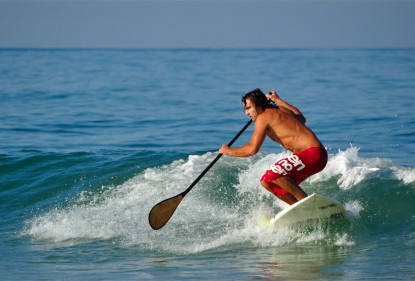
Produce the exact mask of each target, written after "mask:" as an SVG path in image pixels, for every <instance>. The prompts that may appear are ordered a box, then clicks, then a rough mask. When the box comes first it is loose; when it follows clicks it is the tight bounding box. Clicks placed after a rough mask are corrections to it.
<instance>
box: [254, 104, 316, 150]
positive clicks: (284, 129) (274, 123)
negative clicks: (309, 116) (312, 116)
mask: <svg viewBox="0 0 415 281" xmlns="http://www.w3.org/2000/svg"><path fill="white" fill-rule="evenodd" d="M255 126H266V134H267V136H268V137H269V138H271V139H272V140H273V141H275V142H278V143H280V144H281V145H282V146H283V147H284V148H285V149H287V150H290V151H292V152H298V151H301V150H304V149H307V148H310V147H322V144H321V142H320V141H319V140H318V138H317V137H316V135H315V134H314V133H313V131H311V130H310V129H309V128H308V127H307V126H306V125H305V124H303V123H302V122H300V121H299V120H298V119H297V118H295V117H294V115H293V114H290V113H288V112H286V111H283V110H281V109H280V108H278V109H276V108H267V109H266V110H265V111H264V112H262V113H260V114H259V115H258V117H257V120H256V124H255Z"/></svg>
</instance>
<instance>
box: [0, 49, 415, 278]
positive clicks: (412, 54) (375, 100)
mask: <svg viewBox="0 0 415 281" xmlns="http://www.w3.org/2000/svg"><path fill="white" fill-rule="evenodd" d="M257 87H259V88H261V89H262V90H263V91H264V92H267V91H270V90H272V89H275V90H277V91H278V93H279V94H280V96H281V97H282V98H284V99H285V100H287V101H288V102H289V103H292V104H293V105H295V106H297V107H298V108H299V109H300V110H301V111H302V112H303V114H304V115H305V116H306V118H307V124H308V126H309V127H310V128H312V129H313V130H314V131H315V133H316V134H317V135H318V137H319V138H320V140H321V141H322V142H323V143H324V145H325V146H326V147H327V150H328V152H329V162H328V164H327V166H326V168H325V169H324V170H323V171H322V172H321V173H319V174H317V175H315V176H313V177H311V178H309V179H308V180H306V181H305V182H304V183H303V184H302V187H303V189H304V190H305V191H306V192H307V193H313V192H316V193H320V194H322V195H326V196H329V197H331V198H334V199H336V200H337V201H339V202H341V203H342V204H343V205H344V206H345V208H346V210H347V214H348V219H347V220H345V221H337V222H336V221H334V222H330V223H329V224H328V225H317V226H316V227H314V228H312V229H293V228H281V229H272V228H267V227H264V225H262V224H261V223H260V222H261V219H262V218H263V217H264V216H270V215H274V214H276V213H277V212H279V211H280V210H282V209H283V208H285V207H286V205H285V204H284V203H282V202H281V201H279V200H277V199H276V198H275V197H273V196H272V195H271V194H270V193H267V192H266V191H265V190H264V189H263V188H262V187H261V186H260V184H259V178H260V177H261V175H262V174H263V172H264V170H265V169H267V168H268V167H269V166H270V165H271V164H273V162H275V161H276V160H277V159H278V158H280V157H282V156H285V155H287V152H286V151H284V150H283V149H282V148H281V147H280V146H279V145H277V144H276V143H273V142H271V141H269V140H267V141H266V142H265V143H264V145H263V147H262V149H261V152H260V153H259V154H257V155H255V156H253V157H250V158H232V157H228V156H223V157H222V158H221V159H220V160H219V161H218V162H217V163H216V164H215V165H214V166H213V167H212V168H211V169H210V170H209V172H208V173H207V174H206V175H205V176H204V177H203V178H202V179H201V180H200V182H198V183H197V185H196V186H195V187H194V188H193V189H192V191H191V192H190V193H189V194H188V195H187V196H186V197H185V198H184V200H183V201H182V202H181V204H180V205H179V208H178V209H177V210H176V212H175V214H174V215H173V217H172V218H171V219H170V221H169V222H168V223H167V225H166V226H165V227H163V228H162V229H160V230H158V231H155V230H153V229H151V227H150V226H149V224H148V213H149V211H150V209H151V207H152V206H154V205H155V204H156V203H158V202H160V201H161V200H164V199H166V198H169V197H171V196H174V195H177V194H179V193H181V192H182V191H183V190H185V189H186V188H187V187H188V186H189V185H190V184H191V183H192V182H193V180H194V179H195V178H197V177H198V175H200V174H201V172H202V171H203V170H204V169H205V168H206V167H207V166H208V165H209V164H210V163H211V161H212V160H213V159H214V158H215V157H216V156H217V150H218V148H219V147H220V146H221V145H222V144H225V143H228V142H229V141H230V140H231V139H232V138H233V137H234V136H235V135H236V134H237V133H238V132H239V130H240V129H241V128H242V127H243V126H244V125H245V124H246V122H247V121H248V119H247V118H246V116H244V113H243V108H242V104H241V96H242V95H243V94H244V93H246V92H248V91H250V90H252V89H254V88H257ZM0 105H1V116H2V118H1V122H0V178H1V186H0V208H1V220H0V232H1V235H0V253H1V254H0V272H1V278H2V280H21V279H25V280H306V279H314V280H317V279H318V280H361V279H382V278H383V279H392V280H398V279H402V280H413V279H414V278H415V226H414V222H415V215H414V214H415V204H414V203H413V198H414V197H415V144H414V141H415V139H414V137H415V115H414V114H413V111H414V109H415V50H413V49H226V50H220V49H218V50H210V49H206V50H205V49H165V50H163V49H160V50H157V49H154V50H153V49H142V50H141V49H139V50H122V49H113V50H105V49H69V50H48V49H41V50H39V49H3V50H0ZM252 128H253V125H251V127H250V128H249V129H248V130H247V131H246V132H245V133H244V134H243V135H242V136H241V137H240V138H239V139H238V141H237V142H236V143H235V144H234V146H240V145H242V144H244V143H245V142H247V141H249V137H250V135H251V133H252Z"/></svg>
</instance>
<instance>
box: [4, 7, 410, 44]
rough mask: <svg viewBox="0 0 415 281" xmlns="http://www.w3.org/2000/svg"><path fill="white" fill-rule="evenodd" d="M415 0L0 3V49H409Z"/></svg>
mask: <svg viewBox="0 0 415 281" xmlns="http://www.w3.org/2000/svg"><path fill="white" fill-rule="evenodd" d="M414 30H415V0H406V1H402V0H382V1H380V0H366V1H363V0H348V1H346V0H331V1H328V0H326V1H319V0H291V1H288V0H285V1H282V0H210V1H208V0H170V1H167V0H128V1H127V0H93V1H89V0H86V1H82V0H43V1H39V0H13V1H8V0H0V48H310V47H311V48H414V47H415V32H414Z"/></svg>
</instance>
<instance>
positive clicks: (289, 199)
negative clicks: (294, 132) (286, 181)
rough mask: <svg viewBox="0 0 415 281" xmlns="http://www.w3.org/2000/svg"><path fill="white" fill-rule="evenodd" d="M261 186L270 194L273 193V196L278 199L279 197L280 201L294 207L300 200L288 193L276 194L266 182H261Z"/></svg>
mask: <svg viewBox="0 0 415 281" xmlns="http://www.w3.org/2000/svg"><path fill="white" fill-rule="evenodd" d="M261 184H262V186H263V187H265V189H266V190H268V191H269V192H271V193H272V194H274V195H275V196H276V197H278V198H279V199H281V200H282V201H284V202H285V203H287V204H289V205H292V204H294V203H295V202H298V199H297V198H295V197H294V196H293V195H292V194H290V193H287V194H276V193H275V192H274V190H273V189H272V188H271V186H270V185H269V184H268V183H267V182H264V181H261Z"/></svg>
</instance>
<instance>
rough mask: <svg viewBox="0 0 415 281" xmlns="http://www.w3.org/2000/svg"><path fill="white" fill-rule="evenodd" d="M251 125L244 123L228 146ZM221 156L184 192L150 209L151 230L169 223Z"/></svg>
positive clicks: (220, 154) (250, 121)
mask: <svg viewBox="0 0 415 281" xmlns="http://www.w3.org/2000/svg"><path fill="white" fill-rule="evenodd" d="M251 123H252V120H249V122H248V123H246V125H245V126H244V127H243V128H242V130H241V131H240V132H239V133H238V134H237V135H236V136H235V137H234V138H233V139H232V140H231V142H230V143H229V144H228V146H231V145H232V144H233V143H234V142H235V141H236V140H237V139H238V138H239V136H240V135H242V133H243V132H244V131H245V130H246V128H248V127H249V125H251ZM222 155H223V154H222V153H219V154H218V156H216V158H215V159H214V160H213V161H212V162H211V163H210V164H209V166H207V167H206V169H205V170H204V171H203V172H202V173H201V174H200V175H199V176H198V177H197V178H196V179H195V181H194V182H193V183H192V184H191V185H190V186H189V187H188V188H187V189H186V190H185V191H183V192H182V193H180V194H178V195H176V196H174V197H171V198H169V199H166V200H164V201H161V202H160V203H158V204H156V205H155V206H154V207H153V208H152V209H151V211H150V213H149V214H148V221H149V223H150V226H151V227H152V228H153V229H155V230H158V229H160V228H162V227H163V226H164V225H165V224H166V223H167V222H168V221H169V219H170V218H171V217H172V216H173V213H174V211H176V208H177V207H178V206H179V204H180V202H181V201H182V200H183V198H184V197H185V196H186V194H187V193H189V191H190V190H191V189H192V188H193V187H194V186H195V185H196V183H197V182H198V181H199V180H200V179H201V178H202V177H203V176H204V175H205V174H206V173H207V172H208V171H209V169H210V168H212V166H213V165H214V164H215V163H216V161H218V160H219V158H220V157H221V156H222Z"/></svg>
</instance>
